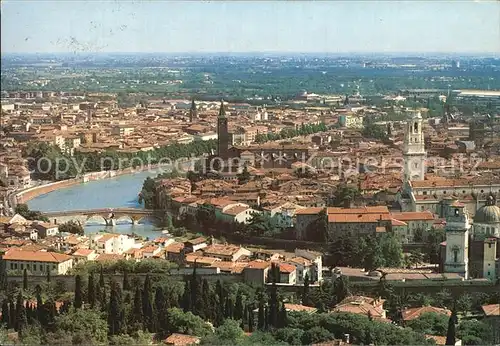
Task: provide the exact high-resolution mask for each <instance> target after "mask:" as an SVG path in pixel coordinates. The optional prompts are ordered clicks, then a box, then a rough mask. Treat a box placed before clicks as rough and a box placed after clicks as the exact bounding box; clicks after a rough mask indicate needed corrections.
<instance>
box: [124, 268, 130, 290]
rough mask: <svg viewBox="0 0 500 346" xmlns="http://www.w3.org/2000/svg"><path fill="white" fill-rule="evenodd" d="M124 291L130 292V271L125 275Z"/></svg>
mask: <svg viewBox="0 0 500 346" xmlns="http://www.w3.org/2000/svg"><path fill="white" fill-rule="evenodd" d="M123 290H124V291H129V290H130V281H129V279H128V271H126V270H125V272H124V273H123Z"/></svg>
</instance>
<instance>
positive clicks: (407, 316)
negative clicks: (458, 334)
mask: <svg viewBox="0 0 500 346" xmlns="http://www.w3.org/2000/svg"><path fill="white" fill-rule="evenodd" d="M428 312H434V313H436V314H442V315H447V316H451V311H450V310H448V309H442V308H437V307H434V306H421V307H418V308H411V309H406V310H404V311H403V320H405V321H411V320H413V319H415V318H418V317H420V316H421V315H422V314H425V313H428Z"/></svg>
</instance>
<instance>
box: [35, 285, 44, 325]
mask: <svg viewBox="0 0 500 346" xmlns="http://www.w3.org/2000/svg"><path fill="white" fill-rule="evenodd" d="M42 313H43V301H42V293H41V292H38V293H37V294H36V318H37V320H38V322H40V323H41V320H42V318H43V316H42Z"/></svg>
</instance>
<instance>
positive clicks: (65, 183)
mask: <svg viewBox="0 0 500 346" xmlns="http://www.w3.org/2000/svg"><path fill="white" fill-rule="evenodd" d="M164 166H165V165H158V164H156V165H151V166H147V167H143V168H142V169H140V168H132V167H131V168H125V169H122V170H116V171H100V172H91V173H87V174H84V175H82V176H81V177H77V178H71V179H66V180H61V181H56V182H52V183H48V184H44V185H39V186H34V187H30V188H28V189H25V190H22V191H19V192H16V193H15V195H14V198H13V202H14V204H21V203H27V202H29V201H30V200H32V199H34V198H36V197H39V196H42V195H45V194H48V193H50V192H54V191H56V190H60V189H65V188H69V187H73V186H76V185H80V184H84V183H87V182H90V181H99V180H104V179H110V178H115V177H119V176H123V175H130V174H135V173H141V172H146V171H148V170H151V171H155V170H159V169H161V168H162V167H164ZM137 193H139V191H137ZM11 207H12V208H15V205H13V206H11Z"/></svg>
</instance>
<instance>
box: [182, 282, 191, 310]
mask: <svg viewBox="0 0 500 346" xmlns="http://www.w3.org/2000/svg"><path fill="white" fill-rule="evenodd" d="M181 305H182V309H183V310H184V312H188V311H191V309H192V306H193V304H192V302H191V284H190V283H189V281H185V282H184V293H183V294H182V304H181Z"/></svg>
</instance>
